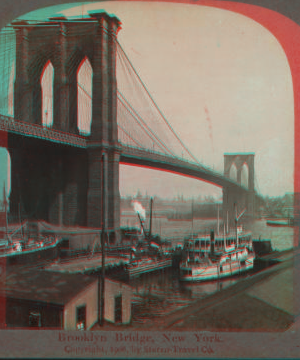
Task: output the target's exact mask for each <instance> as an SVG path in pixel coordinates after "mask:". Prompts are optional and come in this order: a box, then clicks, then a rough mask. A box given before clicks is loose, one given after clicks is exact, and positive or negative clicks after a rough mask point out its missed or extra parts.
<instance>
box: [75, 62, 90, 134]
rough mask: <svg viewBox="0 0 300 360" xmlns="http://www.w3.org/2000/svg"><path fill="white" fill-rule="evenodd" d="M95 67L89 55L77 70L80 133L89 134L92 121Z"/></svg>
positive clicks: (78, 124) (78, 125)
mask: <svg viewBox="0 0 300 360" xmlns="http://www.w3.org/2000/svg"><path fill="white" fill-rule="evenodd" d="M92 80H93V69H92V66H91V63H90V61H89V59H88V58H87V57H84V59H83V60H82V61H81V63H80V64H79V66H78V70H77V127H78V130H79V133H81V134H83V135H89V134H90V133H91V123H92V86H93V81H92Z"/></svg>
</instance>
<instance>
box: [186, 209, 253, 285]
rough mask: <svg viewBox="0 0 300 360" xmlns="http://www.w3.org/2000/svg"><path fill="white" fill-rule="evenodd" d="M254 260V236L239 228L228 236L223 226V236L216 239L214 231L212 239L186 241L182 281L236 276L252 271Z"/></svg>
mask: <svg viewBox="0 0 300 360" xmlns="http://www.w3.org/2000/svg"><path fill="white" fill-rule="evenodd" d="M241 215H242V214H241ZM241 215H240V216H239V217H237V218H236V223H237V221H238V219H239V218H240V217H241ZM254 259H255V254H254V252H253V248H252V236H251V232H248V231H244V230H243V228H242V227H240V226H239V227H238V226H237V224H236V229H235V232H234V231H231V232H229V233H227V234H226V233H225V225H224V234H223V236H220V235H217V236H216V238H215V234H214V231H211V233H210V235H199V236H198V237H196V238H194V237H192V238H188V239H185V241H184V256H183V259H182V261H181V263H180V266H179V267H180V280H181V281H185V282H192V281H207V280H217V279H221V278H225V277H229V276H233V275H237V274H240V273H243V272H246V271H248V270H250V269H252V268H253V266H254Z"/></svg>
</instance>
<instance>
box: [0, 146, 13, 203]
mask: <svg viewBox="0 0 300 360" xmlns="http://www.w3.org/2000/svg"><path fill="white" fill-rule="evenodd" d="M0 164H1V165H0V201H3V200H4V199H3V187H4V186H5V191H6V200H8V198H9V195H10V189H11V158H10V153H9V151H8V150H7V149H6V148H5V147H0Z"/></svg>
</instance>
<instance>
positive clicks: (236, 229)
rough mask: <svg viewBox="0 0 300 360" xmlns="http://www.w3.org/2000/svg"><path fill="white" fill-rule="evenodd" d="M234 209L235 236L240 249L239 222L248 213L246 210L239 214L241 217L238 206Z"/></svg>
mask: <svg viewBox="0 0 300 360" xmlns="http://www.w3.org/2000/svg"><path fill="white" fill-rule="evenodd" d="M234 208H235V235H236V247H238V245H239V237H238V221H239V220H240V218H241V217H242V216H243V215H244V213H245V212H246V208H245V209H244V210H243V211H242V212H241V213H240V214H239V216H238V215H237V206H236V204H234Z"/></svg>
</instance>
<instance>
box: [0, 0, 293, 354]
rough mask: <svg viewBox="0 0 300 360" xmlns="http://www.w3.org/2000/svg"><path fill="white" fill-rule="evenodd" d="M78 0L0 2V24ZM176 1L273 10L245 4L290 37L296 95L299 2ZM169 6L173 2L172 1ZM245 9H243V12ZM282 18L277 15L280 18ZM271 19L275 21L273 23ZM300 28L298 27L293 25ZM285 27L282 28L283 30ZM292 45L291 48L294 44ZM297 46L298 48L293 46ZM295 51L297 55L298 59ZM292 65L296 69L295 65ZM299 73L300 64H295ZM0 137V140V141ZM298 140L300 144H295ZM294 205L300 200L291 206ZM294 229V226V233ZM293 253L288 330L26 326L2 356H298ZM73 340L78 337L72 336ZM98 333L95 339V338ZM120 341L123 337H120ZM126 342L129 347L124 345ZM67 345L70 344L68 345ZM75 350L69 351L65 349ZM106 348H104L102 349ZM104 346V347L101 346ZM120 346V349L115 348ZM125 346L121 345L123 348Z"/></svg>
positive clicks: (6, 338) (1, 340)
mask: <svg viewBox="0 0 300 360" xmlns="http://www.w3.org/2000/svg"><path fill="white" fill-rule="evenodd" d="M78 2H80V1H77V0H75V1H68V0H23V1H22V0H10V1H8V0H0V14H1V16H0V28H2V27H3V26H5V25H6V24H7V23H9V22H10V21H12V20H13V19H15V18H17V17H18V16H20V15H22V14H25V13H28V12H30V11H33V10H37V9H39V8H43V7H47V6H52V5H59V4H66V3H74V4H76V3H78ZM167 2H170V3H172V2H173V1H167ZM174 2H178V3H190V4H194V5H195V6H197V5H207V6H215V7H218V8H224V9H228V10H230V9H232V11H236V12H239V13H244V12H245V11H246V10H245V8H244V9H243V5H245V6H246V7H247V6H248V5H256V6H260V7H263V8H266V9H269V10H271V12H269V13H268V14H269V15H266V14H264V15H262V14H258V12H257V11H258V8H257V7H253V6H252V7H251V8H248V9H247V11H248V16H249V17H252V18H253V19H254V20H257V21H258V22H261V23H262V24H263V25H266V26H267V27H268V26H271V27H272V26H273V28H276V27H277V35H278V36H281V37H282V39H283V38H286V39H288V40H287V41H288V46H289V51H290V56H292V54H294V61H293V59H290V58H289V60H292V61H291V62H292V65H291V67H292V74H293V81H294V92H295V94H297V93H299V92H300V75H298V77H299V80H296V75H295V71H296V70H297V65H298V62H299V63H300V2H298V1H297V0H276V1H275V0H244V1H243V0H233V1H225V0H220V1H219V0H198V1H193V0H190V1H188V0H187V1H185V0H175V1H174ZM170 6H171V4H170ZM272 10H274V11H276V12H277V15H276V16H275V17H274V19H275V18H276V19H278V13H279V14H281V15H284V16H286V17H288V18H289V19H290V20H292V21H293V22H291V21H290V20H289V19H286V18H283V17H282V18H281V20H282V21H283V22H285V25H284V26H283V25H282V26H278V24H275V23H273V24H271V22H272V19H271V18H272V16H271V15H272ZM247 11H246V12H247ZM279 17H280V16H279ZM274 19H273V21H275V20H274ZM298 27H299V29H297V28H298ZM283 28H285V30H283ZM293 46H294V49H292V47H293ZM297 46H298V47H299V50H297V51H296V50H295V49H296V48H297ZM297 54H299V59H298V57H297ZM293 67H294V68H293ZM298 71H299V66H298ZM295 119H296V120H295V169H294V170H295V171H294V174H295V178H294V181H295V194H298V193H299V187H300V186H299V185H300V181H299V180H300V176H299V173H300V160H299V147H300V145H298V138H299V128H300V126H299V124H300V121H299V119H300V106H298V105H297V96H296V95H295ZM0 140H1V139H0ZM299 143H300V142H299ZM295 205H296V206H298V204H297V203H296V204H295ZM297 229H298V227H296V233H297ZM295 247H296V248H297V247H298V235H297V234H295ZM297 258H298V257H297V256H295V260H294V261H295V262H294V289H293V290H294V309H295V311H294V313H295V324H294V325H293V326H292V328H290V329H289V330H288V331H286V332H283V333H264V332H259V333H258V332H244V333H237V332H234V333H233V332H220V333H207V332H202V331H192V332H169V331H165V332H160V331H140V332H139V331H130V332H126V331H125V330H124V331H117V332H105V331H103V332H102V331H101V332H95V333H94V332H93V335H91V334H92V333H91V332H85V333H84V334H83V335H81V334H80V337H78V336H79V335H78V332H64V331H48V330H43V331H35V330H33V331H26V330H17V331H14V330H0V358H77V357H78V358H94V357H96V358H97V357H98V358H152V359H153V358H177V357H179V358H212V359H213V358H298V357H299V356H300V342H299V340H300V336H299V332H300V330H299V329H298V328H299V319H298V317H297V315H298V314H299V303H298V297H299V289H300V286H299V278H300V273H299V270H298V268H299V266H298V265H299V264H298V261H299V260H297ZM76 336H77V337H78V338H77V341H76V338H75V337H76ZM96 336H98V338H97V339H96ZM125 336H127V340H126V351H125V352H124V351H122V346H123V345H124V341H123V340H124V337H125ZM120 339H122V341H120ZM175 342H176V343H181V344H182V345H183V347H185V348H187V349H189V350H187V351H182V352H178V351H177V352H176V351H173V350H168V349H171V348H172V347H173V349H174V343H175ZM74 344H78V345H80V346H79V348H80V349H82V348H85V349H86V351H83V352H81V350H80V351H79V352H76V346H77V345H74ZM127 344H128V345H127ZM151 344H155V347H156V348H161V349H165V350H161V352H159V351H158V352H156V353H153V352H152V353H151V352H149V353H144V352H143V353H142V352H140V350H139V349H141V348H142V346H148V345H149V346H150V347H151ZM68 346H69V348H68ZM71 347H73V348H74V349H75V350H73V351H68V350H66V349H71ZM104 348H105V349H108V350H106V351H105V349H104ZM103 349H104V350H103ZM118 349H119V351H118ZM123 350H124V349H123Z"/></svg>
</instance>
